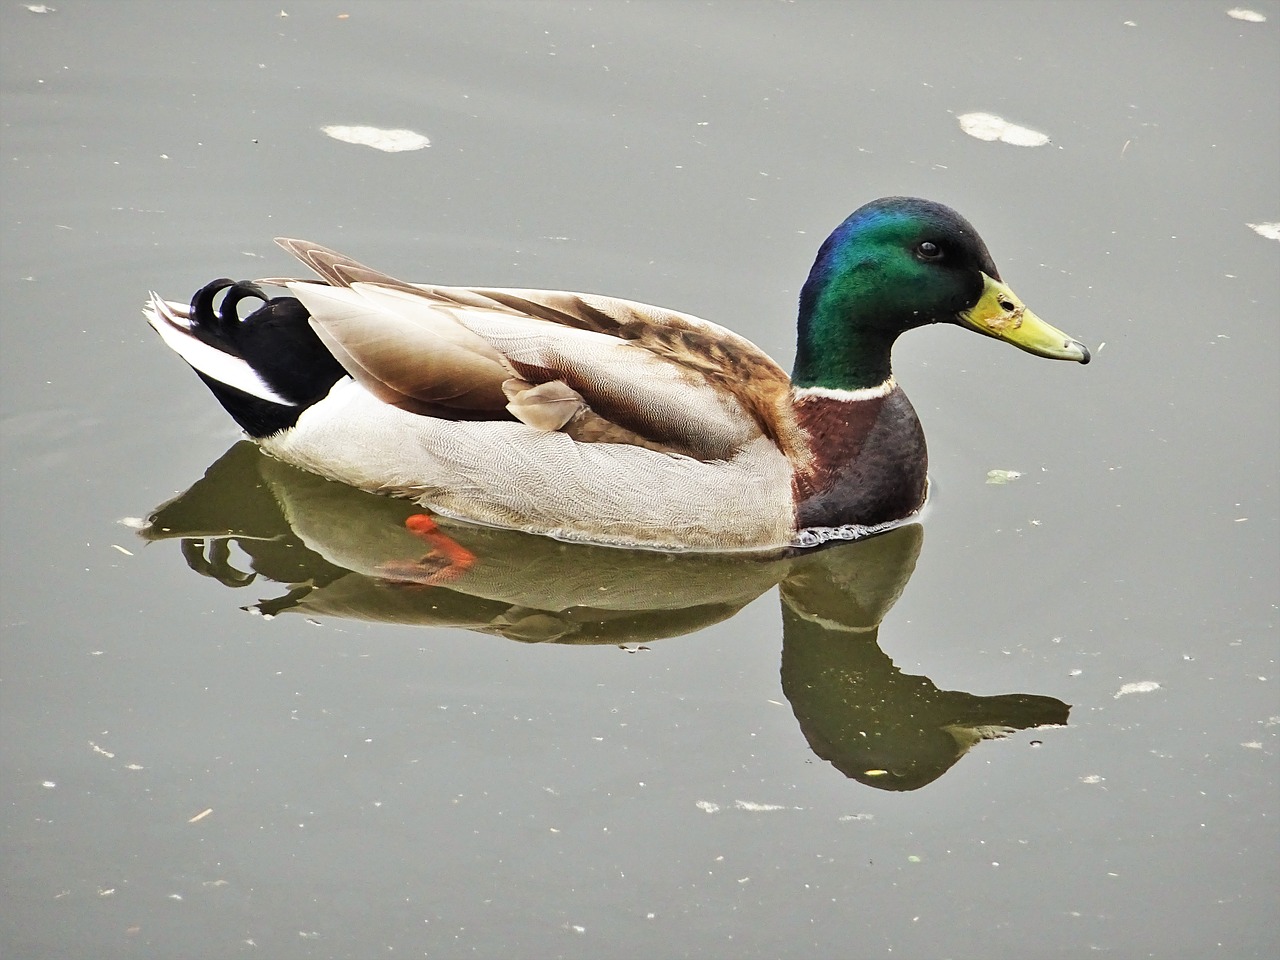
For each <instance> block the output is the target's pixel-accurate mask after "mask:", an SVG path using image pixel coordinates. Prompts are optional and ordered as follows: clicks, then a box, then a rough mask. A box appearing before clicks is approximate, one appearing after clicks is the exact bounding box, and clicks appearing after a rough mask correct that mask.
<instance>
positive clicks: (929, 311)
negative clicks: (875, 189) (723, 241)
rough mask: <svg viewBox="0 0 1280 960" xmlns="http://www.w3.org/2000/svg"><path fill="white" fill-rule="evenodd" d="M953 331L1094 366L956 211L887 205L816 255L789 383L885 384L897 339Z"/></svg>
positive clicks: (860, 214) (865, 213)
mask: <svg viewBox="0 0 1280 960" xmlns="http://www.w3.org/2000/svg"><path fill="white" fill-rule="evenodd" d="M928 323H956V324H959V325H961V326H964V327H968V328H969V329H971V330H975V331H976V332H978V333H981V334H984V335H986V336H989V337H995V338H997V339H1000V340H1006V341H1008V342H1009V343H1012V344H1013V345H1014V346H1016V347H1019V348H1021V349H1023V350H1026V351H1027V352H1029V353H1034V354H1036V355H1037V356H1041V357H1050V358H1053V359H1056V360H1075V361H1077V362H1079V363H1088V362H1089V351H1088V348H1086V347H1085V346H1084V344H1082V343H1079V342H1078V341H1076V340H1073V339H1071V338H1070V337H1068V336H1067V335H1066V334H1064V333H1062V331H1060V330H1057V329H1055V328H1054V327H1051V326H1049V325H1048V324H1047V323H1045V322H1044V321H1043V320H1041V319H1040V318H1039V317H1037V316H1036V315H1035V314H1034V313H1032V312H1031V311H1030V310H1028V309H1027V308H1026V307H1025V306H1024V305H1023V304H1022V301H1021V300H1019V299H1018V297H1017V296H1016V295H1015V294H1014V293H1013V291H1012V290H1010V289H1009V288H1008V286H1006V285H1005V284H1004V283H1003V282H1002V281H1001V280H1000V273H999V271H998V270H997V269H996V266H995V264H994V263H993V262H992V260H991V254H990V253H988V252H987V245H986V244H985V243H983V241H982V237H980V236H978V231H976V230H974V229H973V227H972V226H971V225H970V223H969V221H967V220H965V219H964V217H962V216H960V214H958V213H956V212H955V211H954V210H952V209H951V208H950V207H946V206H943V205H942V204H940V203H934V202H932V201H930V200H921V199H918V198H915V197H885V198H883V199H880V200H875V201H872V202H871V203H868V204H867V205H866V206H863V207H860V208H858V209H857V210H855V211H854V212H853V213H852V214H851V215H850V216H849V218H848V219H847V220H845V221H844V223H842V224H840V226H838V227H836V229H835V231H834V232H833V233H832V234H831V236H829V237H828V238H827V239H826V241H825V242H824V243H823V244H822V247H821V248H820V249H819V250H818V257H817V259H816V260H815V261H814V264H813V269H812V270H810V272H809V279H808V280H807V281H805V285H804V288H803V290H802V291H801V293H800V318H799V342H798V345H797V349H796V365H795V371H794V373H793V374H792V380H793V381H794V382H795V384H796V385H797V386H801V387H812V386H816V387H829V388H832V389H845V390H853V389H858V388H860V387H871V386H876V385H877V384H880V383H883V382H884V381H885V380H886V379H887V378H888V377H889V375H890V372H891V368H890V352H891V351H892V348H893V342H894V340H896V339H897V337H898V334H900V333H902V332H903V331H905V330H911V329H913V328H915V327H920V326H924V325H925V324H928Z"/></svg>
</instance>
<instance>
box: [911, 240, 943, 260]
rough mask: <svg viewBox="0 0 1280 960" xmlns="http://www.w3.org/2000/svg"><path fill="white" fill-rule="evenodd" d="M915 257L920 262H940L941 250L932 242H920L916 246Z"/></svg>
mask: <svg viewBox="0 0 1280 960" xmlns="http://www.w3.org/2000/svg"><path fill="white" fill-rule="evenodd" d="M916 256H917V257H919V258H920V259H921V260H941V259H942V248H941V247H939V246H938V245H937V244H936V243H934V242H933V241H932V240H922V241H921V242H920V243H919V244H917V245H916Z"/></svg>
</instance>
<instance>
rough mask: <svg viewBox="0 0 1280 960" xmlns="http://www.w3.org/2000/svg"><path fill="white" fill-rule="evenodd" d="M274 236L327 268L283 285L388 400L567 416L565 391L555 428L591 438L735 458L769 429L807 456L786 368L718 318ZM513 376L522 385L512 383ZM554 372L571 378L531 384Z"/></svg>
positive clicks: (473, 411)
mask: <svg viewBox="0 0 1280 960" xmlns="http://www.w3.org/2000/svg"><path fill="white" fill-rule="evenodd" d="M277 242H278V243H279V244H280V245H281V246H282V247H284V248H285V249H286V250H288V251H289V252H290V253H292V254H293V255H294V256H296V257H297V258H298V259H299V260H301V261H302V262H303V263H305V264H307V265H308V266H309V267H311V268H312V269H313V270H314V271H315V272H316V273H317V274H319V276H321V277H322V278H323V279H324V281H325V283H323V284H320V283H316V282H314V281H288V282H286V283H285V285H287V286H288V287H289V289H290V290H291V292H292V293H293V294H294V295H295V296H297V297H298V298H299V299H300V300H302V302H303V303H304V305H306V307H307V309H308V310H309V311H310V312H311V315H312V322H313V325H314V326H315V327H316V328H317V331H318V332H319V333H320V335H321V337H322V338H323V339H324V340H325V342H326V344H328V345H330V346H331V348H332V349H333V352H334V354H335V356H337V357H338V359H339V361H340V362H341V363H342V364H343V366H344V367H346V368H347V369H348V372H350V373H351V374H352V376H353V377H354V378H355V379H357V380H358V381H360V382H361V383H363V384H364V385H365V386H366V387H368V388H369V389H370V390H371V391H372V392H374V393H375V395H376V396H379V397H380V398H382V399H384V400H385V401H386V402H388V403H393V404H395V405H396V406H400V407H402V408H404V409H416V410H417V411H418V412H432V413H434V414H437V415H439V413H440V411H441V410H444V411H445V414H444V415H446V416H448V415H450V412H452V414H453V415H456V416H457V417H458V418H461V419H475V418H477V417H499V416H508V415H511V414H514V415H515V416H516V417H518V418H520V419H524V418H525V416H528V417H529V418H530V420H531V421H536V422H535V423H532V424H531V425H535V426H540V425H543V424H548V425H549V424H554V423H556V421H558V420H559V419H560V415H558V414H557V415H550V412H549V411H548V410H538V409H536V408H535V404H534V402H533V401H535V400H539V399H540V398H543V399H545V398H546V397H554V398H555V402H556V404H557V405H558V406H562V407H563V408H564V409H565V410H571V409H572V410H577V412H576V413H575V414H574V415H573V417H572V419H571V421H570V422H567V423H564V424H562V425H561V426H559V427H553V429H563V430H564V431H565V432H567V433H569V434H570V435H571V436H573V435H575V434H576V435H578V436H579V437H580V438H581V439H595V438H601V439H603V440H604V441H605V442H638V443H639V444H641V445H644V446H649V447H655V448H659V449H661V448H668V449H670V450H671V451H672V452H677V453H682V454H686V455H690V456H694V457H697V458H699V459H704V460H727V459H729V458H731V457H732V456H733V455H734V453H735V452H736V451H738V450H741V449H742V448H743V447H744V446H745V445H746V444H747V443H749V442H751V441H752V440H753V439H754V438H757V437H759V436H761V435H764V436H766V437H768V438H769V439H770V440H772V441H773V442H774V443H775V444H776V445H777V446H779V447H780V448H781V449H782V451H783V452H784V453H786V454H787V455H788V456H791V457H792V458H793V459H796V460H804V459H805V458H806V457H807V448H806V447H805V444H804V440H803V436H802V434H801V432H800V431H799V429H798V427H797V426H796V424H795V421H794V419H793V415H792V412H791V382H790V379H789V378H788V377H787V375H786V373H785V372H784V371H783V370H782V368H781V367H779V366H778V364H777V363H775V362H774V361H773V360H772V359H771V358H770V357H769V356H768V355H766V354H765V353H764V352H763V351H762V350H760V348H759V347H757V346H756V345H755V344H753V343H751V342H750V341H749V340H747V339H746V338H744V337H741V336H739V335H738V334H736V333H733V332H732V331H730V330H728V329H726V328H724V327H721V326H718V325H717V324H713V323H710V322H708V321H706V320H702V319H700V318H698V317H693V316H690V315H688V314H682V313H676V312H675V311H669V310H664V309H662V308H659V307H654V306H650V305H648V304H642V303H636V302H634V301H628V300H619V299H614V298H610V297H601V296H596V295H592V294H580V293H571V292H567V291H550V290H523V289H505V288H471V287H444V286H434V285H427V284H409V283H405V282H404V281H401V280H397V279H396V278H394V277H391V276H389V275H388V274H384V273H382V272H380V271H377V270H374V269H373V268H370V267H367V266H365V265H364V264H361V263H359V262H357V261H355V260H351V259H350V258H348V257H344V256H343V255H341V254H338V253H336V252H334V251H332V250H329V249H328V248H325V247H321V246H319V245H317V244H312V243H308V242H306V241H300V240H288V239H279V240H277ZM509 381H516V382H517V384H525V385H524V386H517V387H515V388H512V387H510V386H508V389H507V390H506V391H504V384H508V383H509ZM549 383H559V384H560V385H561V386H560V387H555V388H548V390H549V391H550V392H548V393H546V394H540V393H533V394H529V393H528V391H529V390H531V389H535V390H536V389H537V388H538V387H539V385H542V384H549ZM513 390H514V397H513V396H512V395H511V394H512V391H513ZM522 396H523V397H525V398H526V399H525V400H521V399H520V397H522ZM572 396H577V397H579V398H580V400H581V403H580V404H578V405H577V406H575V405H574V404H575V403H576V402H575V401H571V397H572ZM512 399H514V400H515V402H514V403H513V404H511V406H508V404H509V402H510V401H511V400H512ZM415 404H416V405H417V406H415ZM584 418H585V419H584ZM527 422H528V421H527ZM575 425H576V428H575ZM630 438H635V439H634V441H632V440H631V439H630Z"/></svg>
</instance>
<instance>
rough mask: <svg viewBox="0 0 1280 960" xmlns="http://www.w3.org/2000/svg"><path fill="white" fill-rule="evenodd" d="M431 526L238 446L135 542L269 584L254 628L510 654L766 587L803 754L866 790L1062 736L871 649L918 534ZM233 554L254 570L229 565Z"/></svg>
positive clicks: (683, 614)
mask: <svg viewBox="0 0 1280 960" xmlns="http://www.w3.org/2000/svg"><path fill="white" fill-rule="evenodd" d="M437 519H438V526H437V523H436V522H433V519H430V518H427V517H426V516H424V515H422V514H421V512H420V510H419V509H418V508H417V507H415V506H414V504H412V503H410V502H408V501H405V500H395V499H389V498H384V497H378V496H374V495H372V494H367V493H363V492H361V491H358V490H355V489H353V488H351V487H347V486H344V485H342V484H339V483H333V482H330V481H327V480H324V479H321V478H320V477H317V476H315V475H313V474H309V473H304V472H302V471H300V470H296V469H294V468H293V467H290V466H288V465H286V464H284V463H281V462H280V461H277V460H274V459H271V458H270V457H267V456H264V455H263V454H262V453H260V452H259V450H258V449H257V447H255V446H254V445H253V444H251V443H248V442H241V443H237V444H236V445H235V446H233V447H232V448H231V449H230V450H228V451H227V453H226V454H224V455H223V457H222V458H221V459H219V460H218V461H217V462H216V463H214V464H213V465H212V466H211V467H210V468H209V469H208V471H207V472H206V473H205V476H204V478H203V479H201V480H200V481H198V482H197V483H196V484H195V485H194V486H192V487H191V489H189V490H188V491H187V492H186V493H183V494H181V495H180V496H178V497H176V498H175V499H173V500H171V501H169V502H168V503H166V504H164V505H163V506H161V507H158V508H157V509H156V510H155V511H154V512H153V513H152V514H151V516H150V517H148V518H147V521H146V524H145V525H144V526H143V528H142V530H141V535H142V536H143V537H144V538H146V539H148V540H164V539H180V540H181V547H182V555H183V557H184V558H185V560H186V562H187V565H188V566H189V567H190V568H191V569H192V570H194V571H195V572H197V573H199V574H201V575H202V576H207V577H211V578H213V579H215V580H217V581H218V582H220V583H222V584H224V585H226V586H228V587H237V588H242V587H247V586H249V585H250V584H252V583H254V582H257V581H260V580H267V581H271V582H274V583H277V584H280V585H281V587H282V591H281V592H280V593H279V594H278V595H276V596H274V597H271V598H269V599H263V600H259V601H258V602H257V603H254V604H252V605H250V606H248V607H246V608H245V609H247V610H252V611H254V612H257V613H261V614H263V615H267V616H274V615H277V614H280V613H285V612H294V613H303V614H306V615H309V616H330V617H345V618H354V619H361V620H372V621H381V622H389V623H403V624H421V625H431V626H448V627H462V628H465V629H467V630H474V631H477V632H480V633H488V634H496V635H499V636H503V637H506V638H508V639H511V640H516V641H520V642H523V643H563V644H632V643H647V642H650V641H653V640H657V639H661V638H664V637H674V636H679V635H681V634H686V633H692V632H694V631H696V630H699V629H701V628H703V627H706V626H707V625H709V624H713V623H717V622H719V621H722V620H726V619H728V618H729V617H732V616H733V615H734V614H735V613H737V612H738V610H740V609H741V608H742V607H744V606H746V604H748V603H750V602H751V601H752V600H754V599H755V598H756V597H758V596H760V595H761V594H762V593H764V592H765V591H766V590H769V589H770V588H772V587H773V586H774V585H775V584H776V585H779V586H780V594H781V598H782V618H783V620H782V622H783V638H782V688H783V692H784V693H785V694H786V697H787V699H788V700H789V701H790V703H791V708H792V710H793V711H794V713H795V716H796V720H797V721H798V722H799V724H800V728H801V730H802V731H803V732H804V735H805V738H806V739H807V740H808V742H809V745H810V747H811V748H812V749H813V751H814V753H816V754H817V755H818V756H819V757H821V758H822V759H824V760H826V761H828V762H829V763H831V764H832V765H833V766H834V767H836V768H837V769H838V770H840V771H841V772H842V773H844V774H845V775H846V776H848V777H852V778H853V779H855V780H858V781H860V782H862V783H865V784H867V785H868V786H873V787H877V788H879V789H884V790H914V789H917V788H919V787H922V786H924V785H925V784H927V783H930V782H932V781H933V780H936V779H937V778H938V777H940V776H942V774H944V773H945V772H946V771H947V770H948V769H950V767H951V766H952V765H953V764H955V763H956V761H958V760H959V759H960V758H961V757H962V756H964V755H965V754H966V753H967V752H968V750H969V749H970V748H971V747H972V746H973V745H974V744H976V743H978V742H979V741H980V740H982V739H989V738H993V737H1001V736H1005V735H1007V734H1009V733H1011V732H1013V731H1015V730H1023V729H1027V728H1031V727H1039V726H1047V725H1058V724H1064V723H1066V721H1067V714H1068V711H1069V709H1070V708H1069V707H1068V705H1067V704H1065V703H1063V702H1062V701H1061V700H1057V699H1054V698H1053V697H1045V696H1037V695H1033V694H1006V695H1003V696H991V697H986V696H977V695H975V694H970V693H963V692H960V691H951V690H942V689H939V688H938V687H937V686H936V685H935V684H934V683H933V681H931V680H930V679H929V678H927V677H918V676H912V675H910V674H904V673H903V672H902V671H901V670H899V669H898V668H897V667H896V666H894V664H893V662H892V661H891V660H890V659H889V658H888V657H887V656H886V655H885V654H884V652H883V651H882V650H881V649H880V647H879V644H878V632H879V626H880V623H881V621H882V620H883V619H884V617H885V615H886V614H887V613H888V612H889V609H890V608H891V607H892V606H893V604H894V602H895V601H896V600H897V599H898V597H899V595H900V594H901V593H902V590H903V587H905V586H906V583H907V580H908V579H910V577H911V573H912V571H913V570H914V569H915V563H916V558H917V557H918V555H919V553H920V546H921V543H922V540H923V531H922V529H921V527H920V526H919V525H918V524H911V525H907V526H904V527H900V528H898V529H896V530H892V531H890V532H888V533H885V534H881V535H880V536H877V537H873V538H870V539H867V540H863V541H859V542H857V543H848V544H842V545H839V546H833V547H830V548H827V549H824V550H818V551H808V552H801V553H796V554H793V555H787V556H774V557H767V558H761V557H757V556H754V555H735V554H666V553H653V552H644V551H626V550H618V549H613V548H607V547H592V546H584V545H579V544H566V543H561V542H558V541H555V540H550V539H547V538H545V537H538V536H532V535H528V534H522V533H518V532H513V531H509V530H497V529H491V528H486V527H476V526H471V525H468V524H462V523H453V522H451V521H448V520H446V519H444V518H437ZM232 543H234V544H235V545H236V546H237V547H238V548H239V550H240V551H242V553H243V554H244V555H245V556H246V557H247V558H248V563H249V566H250V568H251V569H248V570H241V569H239V568H238V567H237V566H236V565H235V563H233V560H232V554H231V544H232Z"/></svg>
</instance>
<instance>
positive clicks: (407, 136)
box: [320, 125, 431, 153]
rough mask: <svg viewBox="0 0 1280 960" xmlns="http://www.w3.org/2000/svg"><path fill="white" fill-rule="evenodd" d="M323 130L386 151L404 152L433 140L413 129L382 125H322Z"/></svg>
mask: <svg viewBox="0 0 1280 960" xmlns="http://www.w3.org/2000/svg"><path fill="white" fill-rule="evenodd" d="M320 130H321V132H322V133H324V134H326V135H327V136H330V137H333V139H335V140H341V141H342V142H343V143H354V144H356V145H357V146H361V147H373V149H375V150H381V151H383V152H384V153H402V152H404V151H406V150H421V149H422V148H423V147H429V146H431V141H430V140H429V139H427V138H426V137H424V136H423V135H422V134H420V133H415V132H414V131H413V130H383V129H382V128H380V127H344V126H337V125H331V126H327V127H321V128H320Z"/></svg>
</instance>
